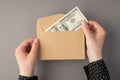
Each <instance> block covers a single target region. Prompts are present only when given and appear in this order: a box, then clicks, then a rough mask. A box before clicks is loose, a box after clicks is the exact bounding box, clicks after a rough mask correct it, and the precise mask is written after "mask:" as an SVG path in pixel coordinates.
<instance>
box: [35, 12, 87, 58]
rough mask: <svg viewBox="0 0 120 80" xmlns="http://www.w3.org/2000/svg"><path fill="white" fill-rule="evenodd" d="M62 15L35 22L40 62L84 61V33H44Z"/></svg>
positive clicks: (79, 31)
mask: <svg viewBox="0 0 120 80" xmlns="http://www.w3.org/2000/svg"><path fill="white" fill-rule="evenodd" d="M63 16H64V14H56V15H52V16H48V17H44V18H40V19H38V20H37V38H38V39H39V41H40V49H39V59H40V60H80V59H85V43H84V41H85V40H84V33H83V31H82V29H81V28H80V29H79V30H77V31H59V32H50V31H49V32H44V31H45V29H47V28H48V27H50V25H52V24H53V23H54V22H56V21H57V20H58V19H60V18H61V17H63Z"/></svg>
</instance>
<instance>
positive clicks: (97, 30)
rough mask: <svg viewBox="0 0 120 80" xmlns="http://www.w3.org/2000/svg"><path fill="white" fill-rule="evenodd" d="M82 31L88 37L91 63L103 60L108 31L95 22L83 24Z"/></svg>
mask: <svg viewBox="0 0 120 80" xmlns="http://www.w3.org/2000/svg"><path fill="white" fill-rule="evenodd" d="M82 29H83V32H84V34H85V37H86V44H87V55H88V59H89V62H94V61H97V60H100V59H102V48H103V44H104V40H105V37H106V31H105V30H104V29H103V28H102V26H101V25H100V24H98V23H97V22H95V21H88V22H83V23H82Z"/></svg>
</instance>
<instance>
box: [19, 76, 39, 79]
mask: <svg viewBox="0 0 120 80" xmlns="http://www.w3.org/2000/svg"><path fill="white" fill-rule="evenodd" d="M18 80H38V77H37V76H35V75H34V76H32V77H26V76H22V75H19V79H18Z"/></svg>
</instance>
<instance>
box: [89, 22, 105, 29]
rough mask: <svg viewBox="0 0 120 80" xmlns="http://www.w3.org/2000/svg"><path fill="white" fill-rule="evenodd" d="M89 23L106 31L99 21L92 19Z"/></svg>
mask: <svg viewBox="0 0 120 80" xmlns="http://www.w3.org/2000/svg"><path fill="white" fill-rule="evenodd" d="M88 24H89V25H91V26H93V27H95V28H97V29H99V30H103V31H104V29H103V27H102V26H101V25H100V24H99V23H97V22H96V21H92V20H90V21H88Z"/></svg>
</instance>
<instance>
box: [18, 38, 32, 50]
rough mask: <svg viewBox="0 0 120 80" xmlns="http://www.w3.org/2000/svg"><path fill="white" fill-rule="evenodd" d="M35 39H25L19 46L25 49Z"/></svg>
mask: <svg viewBox="0 0 120 80" xmlns="http://www.w3.org/2000/svg"><path fill="white" fill-rule="evenodd" d="M33 41H34V39H27V40H25V41H23V42H22V43H21V44H20V46H19V47H18V48H19V49H20V50H22V51H25V50H26V48H27V47H28V45H30V44H32V43H33Z"/></svg>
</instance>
